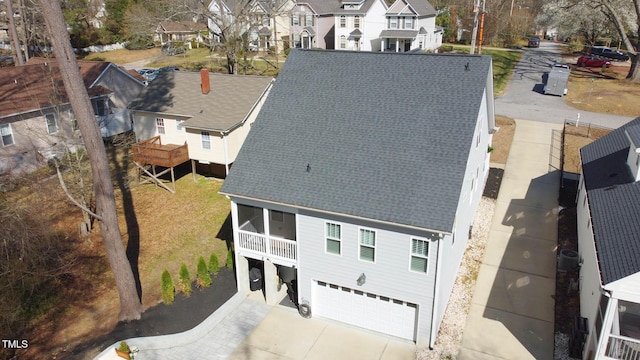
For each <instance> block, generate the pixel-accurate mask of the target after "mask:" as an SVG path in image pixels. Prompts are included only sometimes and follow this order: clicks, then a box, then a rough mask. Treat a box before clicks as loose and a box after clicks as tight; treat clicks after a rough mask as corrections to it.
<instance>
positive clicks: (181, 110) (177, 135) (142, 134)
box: [129, 69, 273, 177]
mask: <svg viewBox="0 0 640 360" xmlns="http://www.w3.org/2000/svg"><path fill="white" fill-rule="evenodd" d="M272 81H273V79H272V78H269V77H263V76H242V75H225V74H213V73H209V72H208V71H207V70H205V69H203V70H202V71H200V72H189V71H171V72H161V73H160V74H159V75H158V77H157V78H156V79H155V80H154V81H153V82H152V83H150V84H149V86H148V87H147V88H145V89H144V90H143V91H142V92H141V93H140V95H139V96H138V98H137V99H136V100H135V101H133V102H132V103H131V105H130V107H129V108H130V109H131V111H132V112H133V128H134V132H135V134H136V139H137V140H138V141H143V140H148V139H150V138H153V137H156V136H159V139H160V142H161V144H163V145H184V144H187V147H188V151H189V156H188V158H189V159H191V160H192V162H193V163H194V165H197V166H198V167H199V170H200V171H202V172H205V173H210V174H213V175H216V176H220V177H224V176H225V175H226V174H227V172H228V171H229V167H230V166H231V164H232V163H233V162H234V161H235V159H236V155H237V154H238V151H239V150H240V147H241V146H242V143H243V142H244V139H245V138H246V136H247V133H248V132H249V129H250V127H251V124H252V123H253V121H254V119H255V117H256V115H257V113H258V110H259V109H260V107H261V106H262V103H263V102H264V99H265V97H266V94H267V93H268V92H269V89H270V88H271V84H272Z"/></svg>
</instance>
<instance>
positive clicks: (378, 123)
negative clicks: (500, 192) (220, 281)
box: [220, 50, 496, 346]
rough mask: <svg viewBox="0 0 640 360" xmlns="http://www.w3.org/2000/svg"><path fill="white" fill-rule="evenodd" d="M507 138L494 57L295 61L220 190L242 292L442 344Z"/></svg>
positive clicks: (336, 55)
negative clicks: (500, 135) (285, 293)
mask: <svg viewBox="0 0 640 360" xmlns="http://www.w3.org/2000/svg"><path fill="white" fill-rule="evenodd" d="M309 69H313V71H309ZM415 69H420V71H416V70H415ZM495 130H496V129H495V123H494V102H493V79H492V68H491V57H488V56H471V55H459V56H452V55H433V54H417V53H415V54H414V53H411V54H397V53H382V52H375V53H374V52H351V51H321V50H293V51H292V52H291V53H290V54H289V57H288V58H287V62H286V63H285V65H284V67H283V68H282V71H281V72H280V74H279V75H278V78H277V81H276V83H275V85H274V88H273V89H272V90H271V92H270V94H269V97H268V98H267V100H266V101H265V104H264V105H263V106H262V109H261V110H260V113H259V115H258V117H257V119H256V121H255V123H254V125H253V128H252V130H251V132H250V133H249V136H248V137H247V140H246V141H245V143H244V145H243V147H242V149H241V151H240V154H239V155H238V157H237V159H236V162H235V163H234V166H233V168H232V170H231V172H230V174H229V176H228V177H227V179H226V180H225V182H224V184H223V186H222V188H221V190H220V192H221V193H222V194H225V195H227V196H229V197H230V198H231V215H232V224H233V239H234V253H235V265H236V266H235V268H236V278H237V280H238V289H239V291H240V292H241V293H242V292H249V290H250V289H251V286H250V279H251V280H253V279H254V278H253V277H250V275H249V274H250V269H253V268H258V269H260V268H262V269H263V275H262V276H263V280H264V289H263V290H264V292H265V297H266V301H267V303H276V302H277V301H279V300H280V299H279V298H278V292H277V290H278V289H277V283H278V281H277V276H278V274H280V276H281V277H283V278H291V274H292V273H293V274H294V275H293V277H294V278H295V281H288V285H289V284H290V285H291V289H297V293H295V294H294V295H293V298H294V300H295V301H296V302H297V303H298V304H300V305H301V307H300V309H301V313H302V314H304V315H308V311H309V310H310V311H311V313H312V314H313V315H314V316H320V317H326V318H331V319H335V320H337V321H341V322H345V323H349V324H352V325H355V326H359V327H362V328H367V329H371V330H374V331H378V332H382V333H386V334H391V335H394V336H398V337H401V338H405V339H409V340H412V341H416V342H417V343H418V344H419V345H430V346H433V344H434V341H435V337H436V334H437V333H438V329H439V326H440V322H441V320H442V318H443V316H444V312H445V309H446V307H447V302H448V299H449V295H450V293H451V290H452V287H453V284H454V281H455V278H456V274H457V270H458V266H459V264H460V261H461V259H462V256H463V254H464V251H465V248H466V245H467V241H468V237H469V234H470V230H471V225H472V221H473V218H474V215H475V212H476V209H477V205H478V203H479V201H480V198H481V195H482V190H483V188H484V184H485V179H486V177H487V174H488V171H489V154H488V152H487V149H488V146H489V145H490V144H491V138H492V133H493V132H494V131H495ZM251 273H252V274H253V273H255V270H253V271H251ZM294 282H295V284H294Z"/></svg>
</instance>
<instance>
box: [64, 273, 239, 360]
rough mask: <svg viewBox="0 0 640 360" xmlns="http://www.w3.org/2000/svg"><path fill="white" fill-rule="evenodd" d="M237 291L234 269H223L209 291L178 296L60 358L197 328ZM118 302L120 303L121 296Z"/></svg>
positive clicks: (83, 356)
mask: <svg viewBox="0 0 640 360" xmlns="http://www.w3.org/2000/svg"><path fill="white" fill-rule="evenodd" d="M236 292H237V288H236V280H235V275H234V272H233V270H232V269H227V268H226V267H222V268H220V272H219V273H218V274H217V275H215V276H214V277H213V282H212V284H211V286H210V287H208V288H206V289H195V287H194V291H193V293H191V296H189V297H186V296H184V295H183V294H176V299H175V302H174V303H173V304H170V305H166V304H163V303H162V304H159V305H157V306H154V307H152V308H149V309H147V310H146V311H145V312H144V313H142V318H141V319H140V320H137V321H131V322H128V323H124V322H121V323H118V325H117V326H116V328H115V329H113V331H112V332H111V333H109V334H107V335H104V336H101V337H99V338H97V339H92V340H91V341H89V342H87V343H84V344H82V345H80V346H78V347H76V348H75V349H73V350H72V351H70V352H69V353H66V354H59V355H60V356H58V358H59V359H65V358H66V359H91V358H93V356H95V355H97V354H98V353H99V352H100V351H102V350H103V349H105V348H106V347H107V346H110V345H112V344H114V343H115V342H117V341H121V340H126V339H128V338H134V337H141V336H156V335H168V334H175V333H179V332H183V331H186V330H189V329H192V328H194V327H195V326H197V325H198V324H200V323H201V322H202V321H204V320H205V319H206V318H207V317H209V315H211V314H212V313H213V312H215V311H216V310H217V309H218V308H219V307H220V306H222V304H224V303H225V302H226V301H227V300H229V298H231V297H232V296H233V295H234V294H235V293H236ZM114 301H118V298H117V296H116V297H115V298H114Z"/></svg>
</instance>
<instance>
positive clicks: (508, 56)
mask: <svg viewBox="0 0 640 360" xmlns="http://www.w3.org/2000/svg"><path fill="white" fill-rule="evenodd" d="M453 51H455V52H460V53H467V54H468V53H469V47H468V46H467V47H464V46H453ZM482 55H490V56H491V58H492V59H493V95H494V96H498V95H500V94H502V92H503V91H504V88H505V87H506V86H507V82H508V81H509V79H510V78H511V74H513V69H514V68H515V67H516V64H517V63H518V61H520V58H521V57H522V51H519V50H512V49H496V48H491V49H482Z"/></svg>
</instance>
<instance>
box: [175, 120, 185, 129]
mask: <svg viewBox="0 0 640 360" xmlns="http://www.w3.org/2000/svg"><path fill="white" fill-rule="evenodd" d="M182 122H183V120H178V119H176V130H178V131H180V132H184V127H182Z"/></svg>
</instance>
